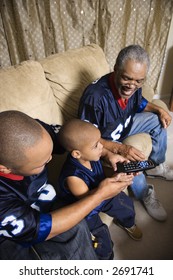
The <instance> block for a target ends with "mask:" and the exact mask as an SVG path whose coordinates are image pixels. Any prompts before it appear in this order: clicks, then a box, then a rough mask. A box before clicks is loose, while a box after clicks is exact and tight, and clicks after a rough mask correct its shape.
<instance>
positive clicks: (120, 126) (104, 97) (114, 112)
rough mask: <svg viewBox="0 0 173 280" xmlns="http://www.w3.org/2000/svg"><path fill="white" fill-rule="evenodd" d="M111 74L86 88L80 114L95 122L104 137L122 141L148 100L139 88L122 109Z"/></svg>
mask: <svg viewBox="0 0 173 280" xmlns="http://www.w3.org/2000/svg"><path fill="white" fill-rule="evenodd" d="M111 75H112V73H109V74H107V75H105V76H103V77H102V78H100V79H99V80H96V81H94V82H93V83H92V84H90V85H89V86H88V87H87V88H86V90H85V91H84V93H83V95H82V97H81V99H80V103H79V111H78V116H79V118H80V119H82V120H86V121H89V122H91V123H93V124H95V125H96V126H97V127H98V128H99V130H100V132H101V135H102V138H104V139H106V140H111V141H120V142H121V141H122V140H123V139H124V138H126V137H127V135H128V133H129V131H130V129H131V126H132V123H133V116H134V115H135V113H136V112H140V111H142V110H143V109H144V108H145V106H146V104H147V100H146V99H145V98H143V97H142V90H141V88H139V89H138V90H137V91H136V92H135V93H134V94H133V95H132V96H131V97H130V98H129V99H128V102H127V106H126V108H125V109H122V108H121V106H120V105H119V103H118V101H117V100H116V98H115V97H114V95H113V92H112V90H111V84H110V78H111Z"/></svg>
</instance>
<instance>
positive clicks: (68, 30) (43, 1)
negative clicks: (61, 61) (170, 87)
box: [0, 0, 173, 88]
mask: <svg viewBox="0 0 173 280" xmlns="http://www.w3.org/2000/svg"><path fill="white" fill-rule="evenodd" d="M172 15H173V0H1V1H0V67H2V68H4V67H6V66H10V65H15V64H18V63H20V62H21V61H24V60H39V59H42V58H44V57H47V56H49V55H51V54H54V53H58V52H63V51H66V50H68V49H73V48H78V47H82V46H84V45H88V44H90V43H96V44H98V45H100V46H101V47H102V48H103V50H104V52H105V54H106V57H107V60H108V63H109V65H110V70H112V69H113V66H114V63H115V58H116V56H117V54H118V52H119V51H120V49H121V48H123V47H125V46H127V45H130V44H139V45H141V46H142V47H144V48H145V49H146V51H147V52H148V53H149V55H150V59H151V67H150V72H149V83H150V85H151V86H152V87H153V88H156V87H157V83H158V79H159V76H160V73H161V71H162V67H163V65H164V57H165V55H166V54H165V49H166V42H167V37H168V33H169V28H170V23H171V18H172Z"/></svg>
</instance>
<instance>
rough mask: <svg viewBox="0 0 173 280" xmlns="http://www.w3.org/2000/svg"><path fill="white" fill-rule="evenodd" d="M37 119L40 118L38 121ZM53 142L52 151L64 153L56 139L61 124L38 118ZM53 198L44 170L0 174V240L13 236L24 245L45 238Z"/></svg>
mask: <svg viewBox="0 0 173 280" xmlns="http://www.w3.org/2000/svg"><path fill="white" fill-rule="evenodd" d="M39 122H40V121H39ZM40 123H41V124H42V125H43V126H44V127H45V128H46V129H47V131H48V132H49V134H50V135H51V137H52V140H53V142H54V151H55V152H56V153H63V152H64V150H63V148H61V147H60V145H59V143H58V131H59V129H60V126H49V125H47V124H45V123H43V122H40ZM55 199H56V192H55V189H54V187H53V186H52V185H51V184H49V182H48V176H47V170H46V167H45V169H44V170H43V171H42V172H41V173H40V174H38V175H34V176H26V177H21V178H20V176H15V175H14V176H9V177H8V176H3V174H2V173H1V174H0V243H1V242H3V241H4V240H5V239H11V240H14V241H16V242H18V243H20V244H22V245H24V246H30V245H32V244H35V243H38V242H41V241H44V240H45V239H46V238H47V236H48V235H49V233H50V230H51V226H52V220H51V215H50V214H49V211H50V209H51V207H52V205H53V203H54V201H55Z"/></svg>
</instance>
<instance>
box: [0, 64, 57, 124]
mask: <svg viewBox="0 0 173 280" xmlns="http://www.w3.org/2000/svg"><path fill="white" fill-rule="evenodd" d="M0 100H1V102H0V111H6V110H18V111H22V112H24V113H26V114H28V115H29V116H31V117H33V118H39V119H41V120H43V121H45V122H47V123H59V122H61V119H60V114H59V112H58V106H57V104H56V101H55V98H54V96H53V93H52V90H51V88H50V86H49V84H48V82H47V81H46V79H45V75H44V71H43V68H42V66H41V65H40V63H38V62H36V61H25V62H23V63H21V64H20V65H18V66H15V67H14V66H12V67H9V68H6V69H3V70H0Z"/></svg>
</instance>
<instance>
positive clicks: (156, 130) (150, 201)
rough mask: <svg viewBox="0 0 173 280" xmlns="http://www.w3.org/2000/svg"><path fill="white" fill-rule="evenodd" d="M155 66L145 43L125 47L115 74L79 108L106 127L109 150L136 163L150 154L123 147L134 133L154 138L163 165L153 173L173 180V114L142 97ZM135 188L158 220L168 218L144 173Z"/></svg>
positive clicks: (156, 157)
mask: <svg viewBox="0 0 173 280" xmlns="http://www.w3.org/2000/svg"><path fill="white" fill-rule="evenodd" d="M149 66H150V60H149V56H148V54H147V53H146V51H145V50H144V49H143V48H142V47H140V46H139V45H130V46H128V47H126V48H124V49H122V50H121V51H120V53H119V54H118V56H117V59H116V63H115V66H114V72H112V73H109V74H107V75H105V76H103V77H101V78H100V79H99V80H97V81H94V82H93V83H92V84H90V85H89V86H88V87H87V88H86V90H85V91H84V93H83V96H82V97H81V100H80V104H79V117H80V118H81V119H82V120H86V121H89V122H91V123H93V124H95V125H96V126H97V127H98V128H99V129H100V131H101V135H102V144H103V145H104V147H106V148H107V149H109V150H110V151H112V152H114V153H119V154H121V155H123V156H125V157H127V158H128V159H129V160H132V161H135V160H138V161H140V160H144V158H145V157H144V154H143V153H142V152H141V151H139V150H138V149H136V148H135V147H132V146H129V145H125V144H122V141H123V140H124V139H125V138H126V137H128V136H130V135H134V134H138V133H144V132H146V133H148V134H150V136H151V139H152V151H151V154H150V159H152V160H153V161H154V162H155V163H156V164H157V167H156V168H155V169H153V170H152V171H148V174H150V175H152V176H161V177H162V178H165V179H166V180H173V170H170V169H169V167H168V166H167V165H166V164H165V154H166V147H167V133H166V128H167V127H168V126H169V124H170V122H171V116H170V115H169V114H168V113H167V112H166V111H165V110H164V109H162V108H161V107H159V106H156V105H154V104H152V103H150V102H148V101H147V100H146V99H145V98H144V97H142V88H141V87H142V85H143V83H144V82H145V79H146V75H147V72H148V70H149ZM131 189H132V191H133V193H134V195H135V197H136V198H137V199H139V200H141V201H142V203H143V204H144V206H145V208H146V210H147V211H148V213H149V214H150V215H151V216H152V217H153V218H154V219H156V220H158V221H164V220H166V218H167V214H166V211H165V210H164V208H163V206H162V205H161V203H160V202H159V200H158V199H157V198H156V194H155V190H154V186H153V185H148V184H147V182H146V178H145V176H144V174H143V173H141V174H140V175H138V176H136V177H135V178H134V180H133V184H132V185H131Z"/></svg>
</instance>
